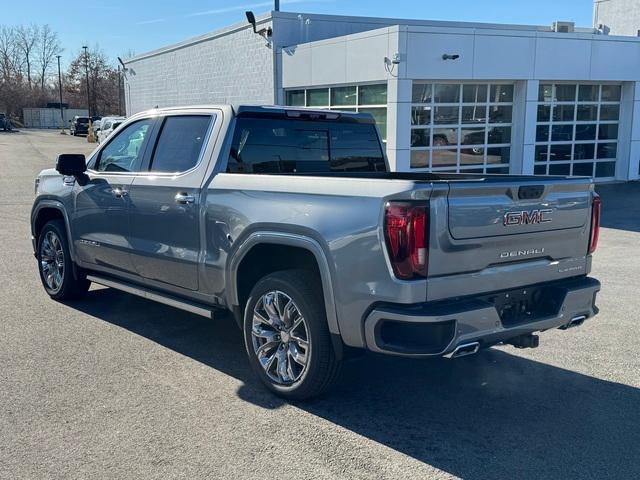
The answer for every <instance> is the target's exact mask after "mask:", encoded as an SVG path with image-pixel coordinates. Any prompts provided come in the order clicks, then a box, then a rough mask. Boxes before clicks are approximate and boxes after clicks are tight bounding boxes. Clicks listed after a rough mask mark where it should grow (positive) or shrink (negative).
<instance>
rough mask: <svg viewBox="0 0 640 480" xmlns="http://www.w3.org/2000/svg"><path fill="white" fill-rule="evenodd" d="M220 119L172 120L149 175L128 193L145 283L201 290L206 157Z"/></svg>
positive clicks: (162, 131)
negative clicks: (211, 134)
mask: <svg viewBox="0 0 640 480" xmlns="http://www.w3.org/2000/svg"><path fill="white" fill-rule="evenodd" d="M215 117H216V116H215V114H212V113H203V114H197V113H189V114H175V115H174V114H171V115H166V116H163V117H161V118H160V119H159V122H161V124H160V125H159V129H158V131H159V133H158V136H157V141H156V142H155V145H154V147H153V150H152V153H151V155H150V156H149V158H148V165H147V166H146V170H147V172H146V173H144V174H143V175H140V176H136V177H135V179H134V180H133V183H132V185H131V189H130V192H129V201H130V205H131V208H130V210H129V220H130V241H131V244H132V246H133V248H132V250H131V259H132V262H133V264H134V266H135V268H136V270H137V272H138V274H139V275H141V276H142V277H144V278H145V279H148V280H152V281H156V282H161V283H163V284H167V285H173V286H177V287H180V288H184V289H188V290H197V289H198V257H199V255H200V250H201V242H200V193H201V185H202V182H203V179H204V176H205V172H206V169H207V165H208V162H207V161H205V160H204V158H203V157H204V151H205V146H206V142H207V139H208V138H209V135H210V131H211V129H212V127H213V125H214V123H215Z"/></svg>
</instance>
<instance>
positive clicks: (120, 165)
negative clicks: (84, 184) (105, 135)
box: [96, 118, 153, 172]
mask: <svg viewBox="0 0 640 480" xmlns="http://www.w3.org/2000/svg"><path fill="white" fill-rule="evenodd" d="M152 125H153V119H150V118H148V119H144V120H140V121H138V122H135V123H132V124H131V125H129V126H128V127H127V128H125V129H124V130H122V131H121V132H120V133H119V134H118V135H116V136H115V137H114V138H113V140H111V141H110V142H109V143H108V144H107V146H106V147H104V148H103V149H102V151H101V152H100V157H99V158H98V165H97V168H96V170H97V171H98V172H132V171H134V170H135V168H136V167H137V166H138V165H139V164H140V160H141V158H142V155H143V153H144V152H143V150H142V146H143V145H144V141H145V139H146V138H147V135H149V133H150V132H151V126H152Z"/></svg>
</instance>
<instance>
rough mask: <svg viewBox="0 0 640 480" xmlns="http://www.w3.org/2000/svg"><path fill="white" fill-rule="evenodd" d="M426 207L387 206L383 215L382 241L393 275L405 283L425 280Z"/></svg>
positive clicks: (426, 262) (395, 204)
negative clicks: (420, 278) (417, 279)
mask: <svg viewBox="0 0 640 480" xmlns="http://www.w3.org/2000/svg"><path fill="white" fill-rule="evenodd" d="M427 208H428V207H427V206H426V205H415V204H411V203H395V202H394V203H389V204H387V208H386V211H385V232H384V233H385V240H386V242H387V250H388V252H389V259H390V260H391V266H392V268H393V273H394V274H395V276H396V277H397V278H400V279H403V280H408V279H411V278H415V277H426V276H427V265H428V259H429V244H428V243H429V242H428V238H429V237H428V230H429V216H428V213H427Z"/></svg>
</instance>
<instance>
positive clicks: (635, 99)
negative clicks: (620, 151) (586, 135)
mask: <svg viewBox="0 0 640 480" xmlns="http://www.w3.org/2000/svg"><path fill="white" fill-rule="evenodd" d="M620 110H621V111H620V117H621V118H620V122H621V124H620V126H621V127H622V116H623V114H625V115H624V118H625V121H627V122H628V125H630V128H629V135H628V137H627V138H629V142H628V145H629V150H628V152H625V157H626V160H627V161H626V162H622V164H621V166H620V168H616V178H617V179H618V180H639V179H640V172H639V171H640V82H629V83H628V84H625V86H624V87H623V89H622V104H621V105H620ZM620 134H621V135H622V132H620ZM619 141H620V142H622V141H623V138H622V136H621V137H620V139H619ZM619 148H620V146H619Z"/></svg>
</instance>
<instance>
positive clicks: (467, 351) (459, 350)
mask: <svg viewBox="0 0 640 480" xmlns="http://www.w3.org/2000/svg"><path fill="white" fill-rule="evenodd" d="M478 350H480V343H479V342H471V343H463V344H462V345H458V346H457V347H456V348H455V350H454V351H453V352H451V353H448V354H447V355H445V357H446V358H460V357H466V356H467V355H473V354H474V353H478Z"/></svg>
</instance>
